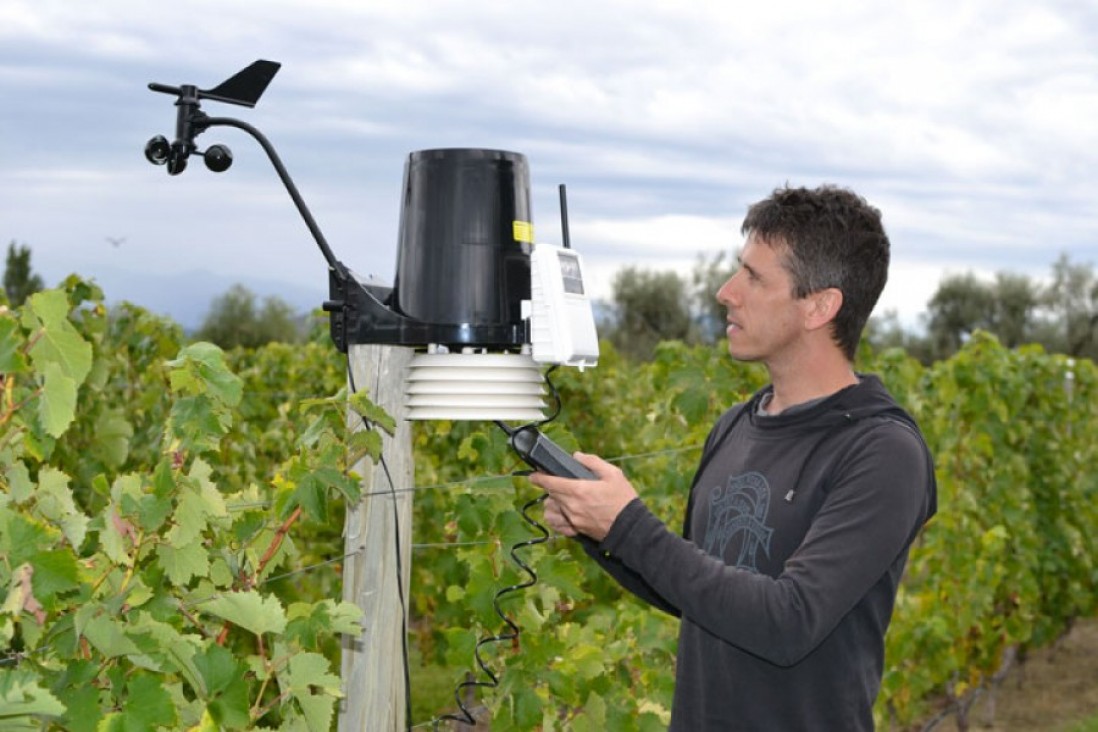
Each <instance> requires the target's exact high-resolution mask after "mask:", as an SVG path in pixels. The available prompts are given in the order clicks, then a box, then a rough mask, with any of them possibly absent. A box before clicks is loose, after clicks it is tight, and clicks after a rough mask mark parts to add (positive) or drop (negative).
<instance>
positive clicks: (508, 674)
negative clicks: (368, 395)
mask: <svg viewBox="0 0 1098 732" xmlns="http://www.w3.org/2000/svg"><path fill="white" fill-rule="evenodd" d="M858 368H859V369H860V370H863V371H872V372H876V373H879V374H881V375H882V378H883V379H884V380H885V382H886V384H887V385H888V386H889V388H890V389H891V390H892V392H893V393H894V394H895V395H896V396H897V398H898V400H899V401H900V402H901V403H902V404H904V405H905V406H906V407H907V408H908V409H909V410H910V411H911V412H912V413H913V414H914V415H915V417H916V418H917V419H918V420H919V423H920V425H921V426H922V428H923V430H924V432H925V434H926V437H927V440H928V443H929V444H930V447H931V449H932V451H933V453H934V456H935V460H936V467H937V474H938V480H939V486H940V511H939V514H938V516H937V517H936V518H935V519H934V520H933V521H932V522H931V524H930V525H928V527H927V528H926V529H925V530H924V531H923V533H922V535H921V536H920V538H919V539H918V541H917V543H916V545H915V546H914V547H913V550H912V554H911V559H910V562H909V565H908V569H907V573H906V576H905V578H904V582H903V584H902V587H901V591H900V594H899V597H898V599H897V607H896V613H895V616H894V619H893V622H892V626H891V627H890V629H889V632H888V635H887V638H886V646H887V648H886V671H885V677H884V681H883V686H882V690H881V694H880V697H879V700H878V705H877V709H876V714H877V719H878V724H879V726H880V727H881V728H882V729H905V728H908V727H910V726H911V725H913V724H915V723H916V722H917V721H918V720H920V719H925V718H926V717H927V716H928V715H930V714H934V713H942V712H943V710H944V711H945V712H946V713H953V714H956V715H957V716H958V717H959V718H961V719H963V718H964V715H965V714H966V712H967V709H968V706H969V705H970V704H971V701H972V699H973V698H975V695H976V694H978V693H980V692H981V691H982V690H986V689H988V688H989V687H990V686H992V685H993V684H994V679H995V678H996V675H997V673H998V672H999V671H1000V670H1001V669H1002V668H1003V666H1004V664H1006V663H1008V662H1009V660H1010V659H1012V658H1015V657H1017V656H1018V655H1019V654H1023V653H1024V652H1025V651H1026V650H1027V649H1030V648H1035V647H1040V646H1043V645H1047V644H1048V643H1050V642H1052V641H1053V640H1055V639H1056V638H1058V637H1059V636H1061V635H1062V634H1063V633H1064V632H1066V630H1067V629H1068V628H1070V626H1071V624H1072V622H1074V621H1075V620H1076V619H1077V618H1081V617H1090V616H1093V615H1094V614H1095V613H1096V612H1098V538H1096V537H1098V472H1096V467H1095V466H1098V454H1096V453H1098V447H1096V444H1095V441H1094V439H1093V435H1094V434H1098V370H1096V368H1095V365H1094V363H1093V362H1091V361H1086V360H1078V361H1072V360H1070V359H1067V358H1065V357H1062V356H1058V355H1052V354H1047V353H1044V352H1043V351H1041V350H1040V349H1038V348H1033V347H1024V348H1019V349H1014V350H1010V349H1006V348H1004V347H1002V346H1001V345H1000V344H999V343H998V342H996V341H995V340H994V339H993V338H991V337H989V336H986V335H982V334H978V335H977V336H975V337H973V338H972V339H971V341H970V342H969V343H968V344H967V345H966V346H965V348H964V349H962V350H961V351H960V352H959V353H958V354H957V355H956V356H954V357H953V358H951V359H949V360H948V361H942V362H939V363H936V364H934V365H932V366H930V367H923V366H921V365H920V364H919V363H917V362H916V361H914V360H913V359H911V358H909V357H907V356H906V355H905V354H903V353H902V352H898V351H888V352H884V353H871V352H868V351H864V352H863V353H861V354H860V356H859V363H858ZM765 378H766V377H765V373H764V372H763V371H762V370H761V369H760V368H758V367H755V366H745V365H743V364H737V363H735V362H733V361H732V360H731V359H729V358H728V356H727V354H726V353H725V352H724V349H723V348H721V347H719V346H717V347H703V346H699V347H687V346H684V345H682V344H678V343H666V344H663V345H662V346H661V347H660V348H659V350H658V351H657V353H656V356H655V358H654V359H653V360H652V361H651V362H649V363H645V364H635V363H631V362H628V361H626V360H624V359H622V358H620V357H619V356H618V355H617V354H616V353H615V352H614V351H613V350H612V349H610V348H609V347H608V346H606V345H605V344H604V347H603V355H602V358H601V359H600V364H599V367H598V368H597V369H593V370H589V371H586V372H584V373H579V372H577V371H573V370H566V371H564V372H563V373H559V375H557V376H556V377H555V379H554V381H555V382H556V385H557V388H558V389H559V391H560V394H561V397H562V402H563V410H562V413H561V415H560V417H559V418H558V419H557V420H556V421H555V422H553V423H551V424H550V425H549V426H548V427H547V431H548V432H549V434H550V436H551V437H552V438H553V439H554V440H556V441H557V442H558V443H560V444H562V445H563V446H564V447H565V448H566V449H568V448H576V447H581V446H582V448H584V449H585V450H589V451H592V452H597V453H598V454H600V455H603V456H605V457H608V458H614V459H617V460H618V461H620V463H621V464H622V467H623V468H624V469H625V470H626V472H627V473H628V474H629V475H630V477H631V479H632V480H633V481H634V483H635V485H636V486H637V488H638V490H639V491H640V493H641V495H642V496H643V497H644V499H645V501H646V502H647V503H648V504H649V506H650V507H651V508H652V510H653V511H654V512H655V513H656V514H657V515H659V516H661V517H662V518H663V519H664V520H666V521H667V522H668V523H669V524H671V525H672V526H678V525H679V524H680V523H681V520H682V511H683V509H684V503H685V498H686V491H687V489H688V486H689V482H690V478H691V475H692V471H693V468H694V465H695V464H696V462H697V459H698V456H699V454H700V447H701V444H702V442H703V441H704V439H705V435H706V433H707V432H708V429H709V427H710V425H711V424H712V422H713V421H714V420H715V419H716V417H717V416H718V415H719V414H720V413H721V412H722V411H723V410H724V409H725V408H727V407H728V406H729V405H730V404H732V403H733V402H735V401H737V400H740V399H742V398H744V397H746V396H747V395H749V394H750V393H751V392H753V391H754V390H755V389H757V388H758V387H759V386H761V385H762V384H763V383H764V382H765ZM345 382H346V363H345V361H344V360H343V358H342V357H341V356H340V355H339V354H338V353H337V352H336V351H335V349H334V348H333V347H332V346H331V345H330V344H329V343H327V342H326V341H325V340H324V339H323V338H322V337H319V338H318V339H317V340H316V341H315V342H309V343H306V344H303V345H297V346H287V345H280V344H272V345H269V346H266V347H263V348H259V349H254V350H236V351H231V352H222V351H220V350H219V349H217V348H215V347H213V346H210V345H209V344H203V343H193V344H187V343H186V341H185V339H184V337H183V334H182V332H181V331H180V329H179V328H178V327H177V326H175V325H174V324H172V323H170V322H167V321H165V320H164V319H162V318H159V317H156V316H154V315H152V314H150V313H148V312H145V311H143V310H141V309H140V308H136V307H132V306H118V307H115V308H111V309H110V310H108V309H107V308H106V307H105V305H104V302H103V296H102V293H100V292H99V291H98V289H97V288H96V287H95V286H94V285H93V284H90V283H87V282H84V281H82V280H80V279H78V278H70V280H68V281H67V282H66V283H64V285H63V286H62V287H59V288H58V289H55V290H48V291H44V292H41V293H38V294H36V295H34V296H33V297H31V298H30V299H29V300H28V301H27V303H26V304H24V305H23V306H22V307H21V308H19V309H18V310H12V309H7V308H0V726H2V727H4V728H5V729H8V728H11V729H28V730H30V729H66V730H77V731H78V732H79V731H81V730H87V731H89V732H91V731H93V730H94V731H96V732H100V731H103V730H107V731H112V730H134V729H166V730H178V729H185V730H213V729H230V730H231V729H286V730H299V729H300V730H328V729H332V728H333V725H334V721H335V708H336V707H335V705H336V703H337V701H338V699H339V697H340V695H341V693H342V692H341V689H340V679H339V677H338V670H337V669H338V668H339V658H338V656H339V638H340V634H342V633H357V632H358V631H359V629H360V624H361V623H365V624H366V625H368V624H369V619H368V618H366V619H363V618H361V617H359V613H358V611H357V609H356V608H354V607H353V606H350V605H348V604H346V603H342V602H339V601H337V600H336V599H334V598H339V597H340V595H341V593H340V576H339V567H340V561H341V556H342V553H343V551H344V549H343V545H342V537H341V536H340V526H341V525H342V517H343V512H344V510H345V508H344V507H345V506H346V505H349V504H353V503H354V502H355V501H357V500H358V498H359V496H360V493H361V490H362V489H361V487H360V485H359V481H358V479H357V476H355V475H353V474H352V473H350V471H349V467H348V466H350V465H354V464H355V462H356V461H357V460H358V459H359V458H360V457H362V456H364V455H366V456H374V457H376V456H377V455H378V454H379V450H380V446H381V440H382V437H381V435H380V434H378V433H377V432H374V431H371V430H363V431H359V432H354V433H352V432H350V431H349V430H348V429H347V427H346V425H347V418H346V415H347V410H348V409H353V410H355V411H358V412H359V413H362V414H364V415H365V416H367V418H368V419H369V420H370V421H371V423H374V424H376V423H378V422H379V420H380V422H381V423H382V424H383V423H384V419H383V416H382V415H380V414H379V412H378V411H377V410H376V408H375V407H373V405H371V404H369V403H368V401H364V400H362V398H361V397H356V398H355V399H354V400H351V399H349V398H348V395H347V392H346V389H345ZM413 435H414V437H413V439H414V446H413V447H414V454H415V462H416V486H408V487H406V489H408V490H414V496H415V498H414V505H415V519H414V524H413V532H414V535H413V540H412V541H413V546H414V547H415V548H416V549H415V553H414V557H413V559H414V561H413V565H412V568H411V572H412V582H411V593H410V596H409V597H408V601H409V605H410V612H411V619H410V629H411V631H412V642H413V643H414V645H415V649H416V651H417V653H416V658H418V659H422V664H423V668H419V667H416V668H413V669H412V672H413V689H414V692H415V695H416V697H417V698H418V699H419V707H418V709H419V710H420V711H419V712H418V717H419V718H417V719H413V720H411V721H412V722H413V723H428V722H429V721H430V720H433V719H436V718H438V717H440V716H443V715H445V714H447V713H450V714H453V713H455V711H456V710H455V709H454V706H453V699H452V692H453V689H454V688H455V686H456V685H457V684H459V683H460V682H461V681H462V679H463V678H465V674H466V673H469V672H472V673H473V674H474V675H475V674H477V673H478V672H479V669H478V667H477V664H476V660H475V659H476V658H477V654H476V645H477V642H478V639H480V638H484V637H492V636H497V635H501V634H503V633H506V632H507V630H508V629H507V628H506V627H500V622H501V621H500V615H499V613H497V611H496V609H497V603H498V604H499V606H500V609H501V610H502V611H503V612H504V613H506V615H507V616H508V617H509V618H512V619H513V620H514V622H515V623H516V624H517V625H518V626H519V627H521V629H522V632H521V634H519V635H518V636H517V638H515V639H513V640H512V641H511V642H508V643H495V644H491V645H490V646H483V647H482V648H481V654H482V655H483V656H485V658H484V659H483V660H484V662H485V663H486V664H487V665H489V666H490V667H491V668H492V669H493V672H494V673H495V674H497V679H498V684H497V685H496V686H495V687H493V688H490V689H488V688H483V689H482V688H479V687H478V688H477V691H478V692H479V703H481V704H484V705H487V706H488V708H489V709H488V711H489V713H490V715H491V720H492V727H493V729H499V730H508V729H519V730H529V729H543V730H563V729H569V730H579V731H581V732H582V730H607V729H641V730H649V729H651V730H657V729H664V728H665V727H666V724H667V721H668V719H669V710H670V704H671V696H672V683H673V673H672V669H673V664H674V654H675V639H676V634H677V628H676V624H675V622H674V621H673V620H671V619H670V618H666V617H663V616H661V615H659V614H657V613H655V612H653V611H652V610H650V609H648V608H646V607H644V606H642V605H640V604H639V603H638V602H637V601H635V600H633V599H632V598H630V597H629V596H627V595H624V594H623V593H622V591H621V590H620V588H618V587H617V586H616V585H615V584H614V583H613V582H612V581H611V580H609V579H608V578H607V577H606V576H604V575H603V574H601V573H600V572H599V571H598V570H597V568H596V567H595V566H594V565H593V563H591V562H590V561H588V560H587V559H586V557H585V556H584V555H583V553H582V551H580V550H579V548H578V546H576V545H575V543H574V542H571V541H568V540H564V539H561V538H555V537H554V538H550V539H549V540H548V541H547V542H544V543H539V544H538V545H537V546H529V548H527V549H526V550H525V551H524V552H523V560H524V562H527V563H528V564H529V566H530V568H531V569H532V570H533V572H535V573H536V575H537V577H538V582H537V583H536V584H534V585H529V586H527V581H528V576H527V575H526V574H525V573H524V572H522V571H521V570H520V569H519V568H517V567H516V566H515V565H514V564H513V562H511V561H509V559H508V556H507V552H508V549H509V548H510V547H513V546H516V545H524V542H526V543H528V542H530V540H531V539H532V538H533V534H532V533H531V530H530V527H529V525H528V524H527V523H526V522H525V521H524V520H523V518H522V516H521V514H520V512H519V509H520V508H521V507H522V506H525V505H527V504H529V503H530V502H531V501H533V500H535V499H536V497H537V492H536V491H535V490H534V489H533V487H532V486H530V485H529V484H528V482H527V481H526V480H525V479H522V478H518V477H513V476H512V475H511V474H512V473H513V472H514V471H516V470H519V469H522V467H523V466H522V465H521V464H520V463H519V461H518V459H517V458H516V457H515V456H514V455H513V454H512V453H511V452H510V450H509V448H508V447H507V445H506V441H505V440H504V439H502V438H501V436H500V435H499V433H498V431H497V430H496V429H495V428H494V426H492V425H488V424H484V425H482V424H477V423H447V422H430V423H417V424H416V425H415V429H414V431H413ZM527 545H528V544H527ZM511 586H522V587H523V589H522V591H521V592H514V593H508V594H507V595H505V596H504V597H502V598H499V597H497V596H498V594H499V591H500V588H506V587H511ZM427 667H430V668H432V669H436V670H437V669H441V670H442V672H443V674H444V675H445V679H444V680H443V681H441V682H438V681H437V677H436V676H432V677H431V678H432V679H435V680H436V683H434V684H433V686H437V687H438V688H437V689H436V688H431V685H429V684H425V683H424V682H422V681H417V679H422V678H426V677H425V676H421V674H424V673H426V668H427Z"/></svg>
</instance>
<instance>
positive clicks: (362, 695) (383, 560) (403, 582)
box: [339, 345, 414, 732]
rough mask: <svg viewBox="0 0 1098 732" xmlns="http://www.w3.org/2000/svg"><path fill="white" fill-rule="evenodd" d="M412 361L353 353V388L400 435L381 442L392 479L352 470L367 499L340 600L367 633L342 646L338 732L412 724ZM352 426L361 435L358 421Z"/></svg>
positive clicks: (391, 349) (348, 550) (396, 353)
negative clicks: (352, 608) (407, 400)
mask: <svg viewBox="0 0 1098 732" xmlns="http://www.w3.org/2000/svg"><path fill="white" fill-rule="evenodd" d="M412 354H413V350H412V349H411V348H403V347H396V346H372V345H352V346H350V348H349V350H348V358H349V359H350V364H351V374H352V377H353V379H354V384H355V387H356V388H357V389H358V390H359V391H365V392H366V393H367V394H369V396H370V399H371V400H373V402H374V403H375V404H377V405H378V406H380V407H382V408H383V409H385V411H386V412H388V413H389V414H390V415H391V416H392V417H393V418H394V419H395V420H396V433H395V434H394V435H393V436H392V437H390V436H389V435H384V449H383V451H382V456H383V459H384V461H385V465H386V466H387V467H388V472H387V473H386V471H385V470H384V469H383V468H382V466H381V465H380V464H378V465H375V464H373V463H372V462H371V461H370V460H368V459H367V460H363V461H362V462H361V463H359V464H358V465H357V466H356V467H355V471H356V472H358V473H359V474H360V475H361V476H362V492H363V498H362V500H361V501H360V502H359V504H358V505H357V506H348V508H347V519H346V523H345V528H344V546H345V550H344V553H345V554H347V555H349V556H347V557H346V558H345V559H344V565H343V599H344V600H345V601H347V602H353V603H355V604H356V605H358V606H359V607H360V608H362V610H363V618H362V628H363V630H362V634H361V635H359V636H358V637H352V636H344V638H343V657H342V679H343V693H344V695H345V697H344V699H343V700H342V702H341V704H340V713H339V732H365V731H366V730H369V731H370V732H390V731H392V732H396V731H398V730H404V729H406V728H407V724H408V720H406V719H405V716H406V713H405V698H406V697H405V694H406V693H407V689H406V688H405V679H404V665H403V664H404V644H405V643H406V642H407V640H406V638H405V635H404V629H405V628H406V626H407V615H406V613H407V609H406V608H407V602H405V603H404V605H403V606H402V605H401V601H400V598H401V597H404V598H407V597H408V584H409V576H410V568H411V561H412V556H411V544H412V541H411V540H412V491H411V490H409V489H411V488H412V487H413V481H414V470H413V461H412V438H411V426H410V423H409V422H408V421H406V420H405V419H404V404H403V401H404V386H403V382H404V376H405V372H406V370H407V367H408V362H409V361H410V360H411V358H412ZM353 418H354V419H355V421H356V423H357V425H358V426H359V427H361V421H360V420H358V418H357V416H355V417H353ZM390 478H391V479H392V484H390V482H389V480H390ZM398 537H399V545H398ZM398 552H399V554H398ZM398 572H399V575H398ZM398 582H399V583H400V584H399V585H398V584H397V583H398Z"/></svg>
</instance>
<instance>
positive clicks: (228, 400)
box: [168, 342, 244, 407]
mask: <svg viewBox="0 0 1098 732" xmlns="http://www.w3.org/2000/svg"><path fill="white" fill-rule="evenodd" d="M168 367H169V368H171V369H172V370H171V372H170V374H169V380H170V383H171V388H172V391H174V392H184V393H187V394H191V395H195V394H209V395H211V396H212V397H213V398H214V399H216V400H217V401H218V402H221V403H222V404H226V405H228V406H231V407H232V406H236V405H237V404H239V403H240V398H241V396H242V395H243V392H244V382H243V381H241V379H240V377H238V376H237V375H236V374H234V373H233V372H232V371H230V370H229V367H228V366H227V365H226V364H225V353H224V352H223V351H222V350H221V349H220V348H218V347H217V346H215V345H214V344H212V343H205V342H199V343H192V344H191V345H189V346H187V347H186V348H184V349H183V350H182V351H180V352H179V356H178V357H177V358H176V359H174V360H172V361H169V362H168Z"/></svg>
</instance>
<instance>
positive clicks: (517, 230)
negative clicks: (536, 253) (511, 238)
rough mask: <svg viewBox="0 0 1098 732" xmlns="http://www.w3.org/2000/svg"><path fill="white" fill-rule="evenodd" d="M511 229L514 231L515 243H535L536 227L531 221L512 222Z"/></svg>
mask: <svg viewBox="0 0 1098 732" xmlns="http://www.w3.org/2000/svg"><path fill="white" fill-rule="evenodd" d="M511 229H512V231H514V234H515V241H524V242H526V243H527V244H533V243H534V225H533V224H531V223H530V222H529V221H512V222H511Z"/></svg>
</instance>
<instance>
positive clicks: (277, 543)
mask: <svg viewBox="0 0 1098 732" xmlns="http://www.w3.org/2000/svg"><path fill="white" fill-rule="evenodd" d="M299 518H301V506H298V507H297V508H295V509H294V511H293V513H291V514H290V515H289V516H287V517H286V520H285V521H283V522H282V525H281V526H279V527H278V531H276V532H275V535H274V538H273V539H271V543H270V546H268V547H267V551H265V552H263V556H262V557H260V558H259V564H257V565H256V568H255V572H254V573H253V574H251V575H249V576H247V577H245V578H244V589H245V590H250V589H252V588H253V587H255V586H256V584H257V580H258V578H259V575H261V574H263V570H264V569H266V568H267V565H268V564H269V563H270V561H271V559H273V558H274V555H275V554H276V553H278V548H279V547H281V546H282V542H283V541H284V540H285V539H286V534H288V533H289V532H290V528H291V527H292V526H293V525H294V524H295V523H296V522H297V520H298V519H299ZM232 627H233V624H232V623H230V622H226V623H225V624H224V625H222V626H221V632H220V633H218V634H217V645H219V646H223V645H225V641H226V640H228V638H229V629H230V628H232Z"/></svg>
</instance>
